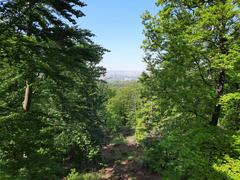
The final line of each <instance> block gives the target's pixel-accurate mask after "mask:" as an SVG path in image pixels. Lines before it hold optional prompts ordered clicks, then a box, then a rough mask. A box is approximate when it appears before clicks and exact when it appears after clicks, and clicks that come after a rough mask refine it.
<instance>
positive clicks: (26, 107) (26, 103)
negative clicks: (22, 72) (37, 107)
mask: <svg viewBox="0 0 240 180" xmlns="http://www.w3.org/2000/svg"><path fill="white" fill-rule="evenodd" d="M26 86H27V87H26V90H25V97H24V101H23V109H24V111H26V112H27V111H29V109H30V105H31V100H32V87H31V86H30V85H29V84H28V82H26Z"/></svg>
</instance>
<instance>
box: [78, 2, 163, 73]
mask: <svg viewBox="0 0 240 180" xmlns="http://www.w3.org/2000/svg"><path fill="white" fill-rule="evenodd" d="M84 2H85V3H86V4H87V6H86V7H84V8H83V9H82V11H83V12H84V14H85V15H86V16H85V17H83V18H80V19H79V20H78V24H79V25H80V27H81V28H85V29H89V30H90V31H91V32H92V33H94V34H95V35H96V36H95V37H94V38H93V40H94V42H95V43H97V44H100V45H101V46H103V47H104V48H106V49H108V50H110V52H107V53H106V54H105V55H104V57H103V61H102V62H101V65H102V66H104V67H105V68H107V70H126V71H143V70H144V69H145V64H144V63H143V57H144V53H143V50H142V49H141V48H140V46H141V44H142V41H143V40H144V36H143V33H142V32H143V25H142V20H141V15H142V14H143V13H144V12H145V11H146V10H148V11H149V12H151V13H153V14H154V13H156V12H157V9H158V8H157V7H156V6H155V0H141V1H139V0H121V1H113V0H85V1H84Z"/></svg>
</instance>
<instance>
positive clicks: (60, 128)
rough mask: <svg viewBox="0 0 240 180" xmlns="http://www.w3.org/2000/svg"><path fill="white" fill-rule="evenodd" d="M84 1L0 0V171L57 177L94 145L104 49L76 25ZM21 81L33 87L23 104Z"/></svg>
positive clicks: (87, 158)
mask: <svg viewBox="0 0 240 180" xmlns="http://www.w3.org/2000/svg"><path fill="white" fill-rule="evenodd" d="M83 6H85V4H84V3H83V2H81V1H79V0H67V1H66V0H59V1H45V0H43V1H35V0H29V1H23V0H8V1H6V0H3V1H1V2H0V30H1V32H2V33H1V35H0V52H1V54H0V75H1V76H0V80H1V82H2V84H1V85H0V97H1V98H0V99H1V100H0V139H1V140H0V164H1V169H0V171H4V173H9V174H11V175H17V176H23V178H25V179H59V176H61V175H63V174H64V168H66V169H69V168H71V167H76V168H79V169H80V168H81V169H83V168H84V167H86V166H87V164H88V163H90V162H92V160H93V159H94V157H95V156H96V155H97V153H98V146H99V144H100V142H101V138H102V137H103V134H102V130H101V121H102V120H101V119H100V118H101V117H100V115H99V114H101V113H100V111H101V106H102V102H103V100H104V97H103V95H102V93H101V90H100V89H99V87H98V83H99V82H100V76H101V75H102V74H103V73H104V69H103V68H102V67H99V66H98V63H99V62H100V61H101V59H102V55H103V53H104V52H105V49H103V48H102V47H100V46H99V45H96V44H94V43H93V42H92V41H91V37H92V36H93V35H92V34H91V33H90V32H89V31H88V30H84V29H80V28H79V27H77V26H74V24H75V23H76V18H78V17H81V16H83V13H82V12H81V11H80V10H79V9H80V8H81V7H83ZM26 81H28V84H27V85H28V88H29V87H31V88H32V90H33V93H32V101H31V106H30V109H29V111H27V112H25V111H24V109H23V107H22V101H23V100H24V94H25V83H26ZM27 109H28V108H27ZM74 161H75V162H74ZM4 167H5V168H4Z"/></svg>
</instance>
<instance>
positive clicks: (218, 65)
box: [135, 0, 240, 179]
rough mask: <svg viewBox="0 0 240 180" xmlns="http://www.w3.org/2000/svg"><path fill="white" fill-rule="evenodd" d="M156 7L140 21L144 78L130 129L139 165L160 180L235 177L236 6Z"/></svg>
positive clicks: (169, 3) (169, 0)
mask: <svg viewBox="0 0 240 180" xmlns="http://www.w3.org/2000/svg"><path fill="white" fill-rule="evenodd" d="M157 5H159V6H161V8H160V11H159V12H158V13H157V14H156V15H154V16H153V15H151V14H150V13H148V12H146V13H145V14H144V15H143V24H144V26H145V30H144V34H145V40H144V42H143V46H142V47H143V49H144V50H145V53H146V56H145V59H144V60H145V62H146V64H147V72H146V73H144V74H143V75H142V77H141V79H140V81H141V84H142V86H143V88H142V89H143V90H142V93H141V96H142V97H143V98H142V99H143V103H144V104H143V105H142V106H141V108H140V109H139V110H138V113H137V114H138V116H137V123H136V127H135V135H136V137H137V139H138V140H139V141H140V142H143V143H144V144H145V155H144V160H143V161H144V162H145V163H146V166H148V167H149V168H150V169H151V170H152V171H155V172H158V173H161V174H162V176H163V178H164V179H239V176H240V172H239V155H240V154H239V148H240V147H239V139H240V137H239V127H240V126H239V122H240V119H239V118H240V114H239V113H240V106H239V90H240V89H239V88H240V86H239V84H240V78H239V72H240V69H239V68H240V66H239V65H240V63H239V54H240V51H239V50H240V46H239V44H240V43H239V39H240V34H239V22H240V16H239V14H240V4H239V2H238V1H235V0H223V1H200V0H193V1H192V0H190V1H189V0H180V1H174V0H159V1H157ZM208 123H210V124H211V125H214V126H216V127H211V126H209V125H208ZM217 125H219V126H217Z"/></svg>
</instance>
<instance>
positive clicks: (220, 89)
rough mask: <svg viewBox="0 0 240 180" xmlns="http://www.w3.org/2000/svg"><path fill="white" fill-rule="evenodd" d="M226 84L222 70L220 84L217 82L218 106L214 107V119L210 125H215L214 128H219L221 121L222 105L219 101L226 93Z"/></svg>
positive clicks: (212, 118)
mask: <svg viewBox="0 0 240 180" xmlns="http://www.w3.org/2000/svg"><path fill="white" fill-rule="evenodd" d="M224 82H225V72H224V70H221V72H220V74H219V78H218V82H217V85H216V94H217V104H216V105H215V107H214V110H213V113H212V117H211V121H210V125H213V126H217V124H218V119H219V116H220V113H221V105H220V104H218V101H219V99H220V97H221V96H222V94H223V91H224Z"/></svg>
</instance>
